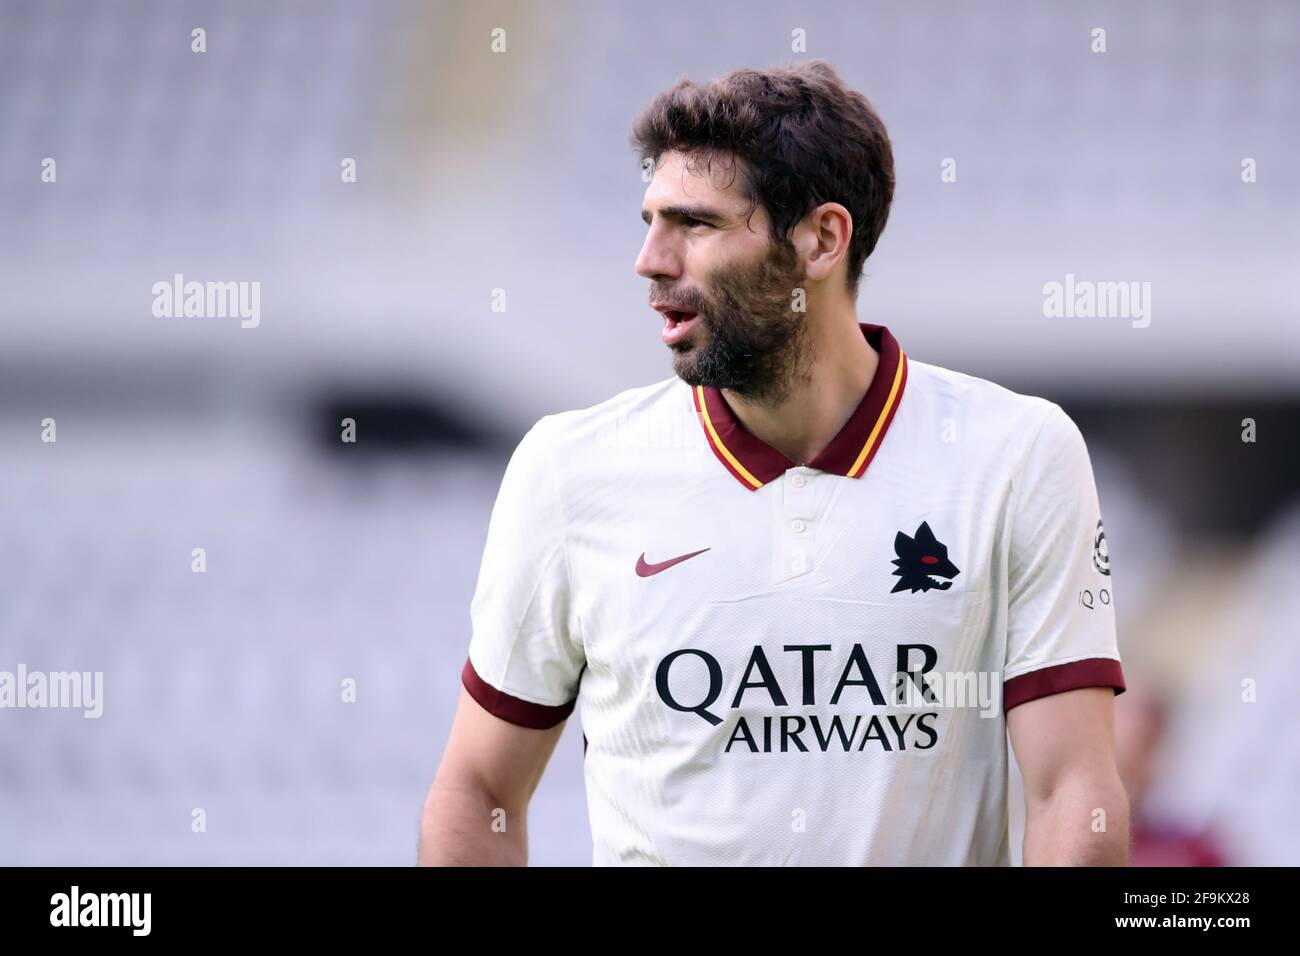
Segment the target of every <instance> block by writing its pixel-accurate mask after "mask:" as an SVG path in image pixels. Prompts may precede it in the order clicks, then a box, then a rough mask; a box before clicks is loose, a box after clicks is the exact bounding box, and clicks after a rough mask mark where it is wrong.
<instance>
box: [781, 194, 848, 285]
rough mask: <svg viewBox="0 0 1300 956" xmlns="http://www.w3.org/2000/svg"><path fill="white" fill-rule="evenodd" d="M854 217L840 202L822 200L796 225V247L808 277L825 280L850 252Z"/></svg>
mask: <svg viewBox="0 0 1300 956" xmlns="http://www.w3.org/2000/svg"><path fill="white" fill-rule="evenodd" d="M852 238H853V217H852V216H851V215H850V214H849V211H848V210H847V209H845V208H844V207H843V206H842V205H840V204H839V203H837V202H826V203H822V204H821V205H820V206H818V207H817V208H816V209H814V210H813V211H812V212H810V213H809V214H808V215H807V217H805V219H804V221H803V222H801V223H800V224H799V226H798V227H797V229H796V239H795V248H796V249H797V250H798V252H799V257H800V258H801V259H802V260H803V263H804V271H805V272H807V274H808V278H810V279H814V280H817V281H822V280H825V279H827V278H829V276H830V274H831V273H832V272H834V271H835V268H836V267H837V266H838V265H839V264H840V263H841V262H842V261H844V260H845V259H846V258H847V257H848V254H849V242H850V240H851V239H852Z"/></svg>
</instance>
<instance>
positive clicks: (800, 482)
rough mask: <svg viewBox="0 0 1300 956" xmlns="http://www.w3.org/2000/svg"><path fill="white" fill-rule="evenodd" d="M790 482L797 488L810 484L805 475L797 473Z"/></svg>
mask: <svg viewBox="0 0 1300 956" xmlns="http://www.w3.org/2000/svg"><path fill="white" fill-rule="evenodd" d="M790 484H792V485H794V486H795V487H796V488H802V487H803V486H804V485H806V484H808V479H807V478H805V477H804V476H803V475H795V476H794V477H793V478H791V479H790Z"/></svg>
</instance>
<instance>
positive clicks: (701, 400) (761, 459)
mask: <svg viewBox="0 0 1300 956" xmlns="http://www.w3.org/2000/svg"><path fill="white" fill-rule="evenodd" d="M858 327H859V328H861V329H862V334H863V335H864V336H865V337H866V339H867V343H868V344H869V345H870V346H871V347H872V348H873V349H875V350H876V352H877V353H878V354H879V355H880V362H879V364H878V365H877V366H876V374H875V377H874V378H872V380H871V384H870V385H869V386H868V387H867V394H866V395H864V396H863V397H862V401H861V402H860V403H858V407H857V409H855V410H854V412H853V415H852V416H851V417H850V418H849V420H848V421H847V422H845V423H844V427H843V428H841V429H840V430H839V433H838V434H837V435H836V436H835V437H834V438H832V439H831V442H830V444H829V445H827V446H826V447H825V448H824V449H822V451H821V452H819V453H818V455H817V457H815V458H813V459H812V460H811V461H809V462H808V463H807V467H809V468H816V469H817V470H818V471H825V472H829V473H830V474H835V475H843V476H845V477H846V478H861V477H862V473H863V472H865V471H866V470H867V465H869V464H871V459H872V458H874V457H875V454H876V450H877V449H878V448H879V447H880V442H881V441H882V440H883V439H884V437H885V432H886V431H888V430H889V423H890V422H892V421H893V420H894V412H896V411H897V410H898V403H899V402H900V401H902V398H903V389H904V387H905V386H906V385H907V355H906V354H905V353H904V352H903V350H902V349H900V348H899V347H898V342H897V341H895V339H894V337H893V336H892V335H890V334H889V329H887V328H885V327H884V326H883V325H868V324H867V323H865V322H859V323H858ZM691 392H692V394H693V395H694V397H695V411H696V413H697V415H698V417H699V420H700V426H701V427H702V428H703V429H704V436H705V438H706V440H707V441H708V443H709V447H710V448H712V449H713V454H715V455H716V456H717V457H718V461H720V462H722V464H723V466H724V467H725V468H726V469H727V470H728V471H729V472H731V474H732V475H734V476H735V478H736V480H737V481H739V482H740V483H741V484H742V485H744V486H745V487H746V488H749V489H750V490H751V491H753V490H757V489H758V488H761V487H762V486H763V485H764V484H766V483H767V482H769V481H771V480H772V479H773V478H778V477H780V476H781V475H783V474H784V473H785V472H786V470H787V469H789V468H793V467H795V463H794V462H793V461H791V460H790V459H789V458H787V457H785V455H783V454H782V453H781V452H779V451H777V450H776V449H775V448H773V447H772V446H771V445H769V444H767V442H765V441H763V440H762V439H760V438H758V437H756V436H754V435H751V434H750V433H749V432H747V431H745V428H744V426H743V425H741V424H740V422H739V421H738V420H737V419H736V416H735V415H733V414H732V412H731V408H730V406H728V405H727V402H726V400H725V399H724V398H723V396H722V392H721V391H720V390H718V389H716V388H711V387H708V386H705V385H697V386H695V388H693V389H691Z"/></svg>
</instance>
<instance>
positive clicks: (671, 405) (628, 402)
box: [533, 375, 691, 449]
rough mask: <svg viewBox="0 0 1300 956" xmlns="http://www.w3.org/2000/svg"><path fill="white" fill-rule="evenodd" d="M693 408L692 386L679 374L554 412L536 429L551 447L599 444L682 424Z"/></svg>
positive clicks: (570, 447)
mask: <svg viewBox="0 0 1300 956" xmlns="http://www.w3.org/2000/svg"><path fill="white" fill-rule="evenodd" d="M690 408H691V394H690V386H688V385H687V384H686V383H685V382H683V381H682V380H681V379H680V378H678V377H677V376H675V375H674V376H672V377H670V378H666V379H662V380H660V381H658V382H651V383H650V384H648V385H638V386H635V387H633V388H627V389H624V390H623V391H621V392H618V393H617V394H615V395H611V396H610V397H609V398H606V399H604V400H603V401H600V402H596V403H595V404H594V405H588V406H586V407H584V408H574V409H569V410H566V411H561V412H553V413H551V414H549V415H546V416H544V417H543V418H541V419H540V420H539V421H538V422H537V424H536V425H534V426H533V429H534V430H536V431H539V432H542V433H543V434H544V435H545V437H546V439H547V442H548V444H550V445H551V447H553V448H554V447H557V446H564V447H566V448H569V449H573V448H576V447H583V448H587V449H592V448H599V447H600V446H601V445H603V444H606V443H608V442H610V441H613V440H617V439H618V438H619V437H620V436H626V435H628V434H634V433H637V432H640V431H646V430H650V431H654V430H655V429H663V428H669V427H680V425H681V422H682V420H683V417H684V416H685V415H686V413H687V412H688V411H689V409H690Z"/></svg>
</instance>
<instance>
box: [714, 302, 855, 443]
mask: <svg viewBox="0 0 1300 956" xmlns="http://www.w3.org/2000/svg"><path fill="white" fill-rule="evenodd" d="M803 321H805V322H809V323H810V325H809V327H808V335H809V342H810V345H811V347H812V362H811V363H810V364H809V365H808V367H807V368H805V369H804V370H803V374H801V375H800V376H799V378H798V379H797V380H796V381H795V382H793V383H792V386H791V388H790V390H789V392H788V393H787V394H786V396H785V398H784V399H783V400H781V401H780V402H779V403H775V404H756V403H753V402H748V401H746V400H745V399H743V398H740V397H737V396H735V395H733V394H732V393H731V392H729V391H727V390H725V389H724V390H723V395H724V397H725V398H726V400H727V404H728V405H729V406H730V407H731V410H732V413H733V414H734V415H735V416H736V418H737V419H738V420H739V421H740V423H741V424H742V425H744V426H745V430H746V431H748V432H749V433H750V434H752V435H754V436H755V437H757V438H760V439H762V440H763V441H765V442H766V443H767V444H769V445H771V446H772V447H773V448H775V449H776V450H777V451H779V452H781V454H783V455H785V456H786V457H787V458H789V459H790V460H791V461H793V462H795V464H799V465H802V464H806V463H807V462H809V461H811V460H812V459H813V458H816V457H817V455H818V454H819V453H820V452H821V451H822V450H823V449H824V448H825V447H826V446H827V445H829V444H830V442H831V439H832V438H834V437H835V436H836V435H837V434H839V431H840V429H842V428H843V427H844V425H845V423H846V422H848V420H849V418H850V417H851V416H852V415H853V413H854V411H856V410H857V407H858V405H860V404H861V403H862V399H863V397H864V396H865V395H866V394H867V389H868V388H869V387H870V385H871V380H872V379H873V378H874V377H875V374H876V366H877V365H879V364H880V356H879V355H877V354H876V350H875V349H873V348H872V347H871V346H870V344H868V342H867V340H866V338H865V337H864V336H863V334H862V329H861V327H859V325H858V321H857V317H856V313H855V312H854V311H853V308H852V306H851V305H850V306H849V307H848V310H847V312H843V313H840V314H839V315H834V316H832V315H823V316H819V317H818V318H817V320H815V321H814V320H813V316H812V313H811V312H810V313H809V314H808V315H806V316H805V317H804V319H803Z"/></svg>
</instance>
